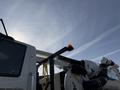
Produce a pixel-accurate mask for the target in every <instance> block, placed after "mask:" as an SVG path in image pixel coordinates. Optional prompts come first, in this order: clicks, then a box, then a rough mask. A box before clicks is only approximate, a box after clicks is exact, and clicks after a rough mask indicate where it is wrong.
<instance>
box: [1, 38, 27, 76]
mask: <svg viewBox="0 0 120 90" xmlns="http://www.w3.org/2000/svg"><path fill="white" fill-rule="evenodd" d="M25 51H26V46H25V45H22V44H18V43H16V42H14V41H9V40H0V76H7V77H18V76H19V75H20V73H21V70H22V64H23V61H24V56H25Z"/></svg>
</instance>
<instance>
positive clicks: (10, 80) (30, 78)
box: [0, 37, 36, 90]
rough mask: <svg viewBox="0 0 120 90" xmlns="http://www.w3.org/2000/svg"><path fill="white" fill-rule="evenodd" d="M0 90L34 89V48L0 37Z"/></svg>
mask: <svg viewBox="0 0 120 90" xmlns="http://www.w3.org/2000/svg"><path fill="white" fill-rule="evenodd" d="M0 90H36V49H35V48H34V47H33V46H30V45H27V44H24V43H20V42H17V41H15V40H9V39H6V38H5V37H0Z"/></svg>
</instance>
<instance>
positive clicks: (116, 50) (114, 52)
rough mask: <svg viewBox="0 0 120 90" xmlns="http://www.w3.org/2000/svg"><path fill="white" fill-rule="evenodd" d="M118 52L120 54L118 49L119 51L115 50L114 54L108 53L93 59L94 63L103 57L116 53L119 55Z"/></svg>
mask: <svg viewBox="0 0 120 90" xmlns="http://www.w3.org/2000/svg"><path fill="white" fill-rule="evenodd" d="M118 52H120V49H117V50H114V51H112V52H109V53H106V54H104V55H101V56H99V57H96V58H93V59H91V60H94V61H96V60H100V59H101V58H102V57H106V56H110V55H113V54H116V53H118Z"/></svg>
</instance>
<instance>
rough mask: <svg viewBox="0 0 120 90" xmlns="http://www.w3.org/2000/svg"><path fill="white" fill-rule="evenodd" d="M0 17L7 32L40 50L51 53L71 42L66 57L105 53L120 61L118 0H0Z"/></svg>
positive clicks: (92, 57)
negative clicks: (71, 46)
mask: <svg viewBox="0 0 120 90" xmlns="http://www.w3.org/2000/svg"><path fill="white" fill-rule="evenodd" d="M0 18H3V20H4V22H5V24H6V28H7V30H8V34H9V35H10V36H13V37H14V38H15V39H16V40H19V41H22V42H25V43H28V44H31V45H33V46H35V47H36V48H37V49H39V50H43V51H48V52H52V53H53V52H56V51H57V50H59V49H60V48H62V47H64V46H66V45H67V44H69V43H71V44H72V45H73V46H74V48H75V49H74V51H72V52H67V53H65V54H63V55H65V56H67V57H70V58H73V59H76V60H81V59H90V60H94V61H96V62H98V61H99V60H100V59H101V57H103V56H106V57H108V58H110V59H113V61H114V62H116V63H118V64H120V62H119V59H120V1H119V0H0ZM0 31H1V32H3V29H2V27H0Z"/></svg>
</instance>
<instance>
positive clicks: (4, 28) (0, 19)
mask: <svg viewBox="0 0 120 90" xmlns="http://www.w3.org/2000/svg"><path fill="white" fill-rule="evenodd" d="M0 21H1V23H2V26H3V28H4V30H5V34H6V36H8V33H7V30H6V28H5V24H4V22H3V19H0Z"/></svg>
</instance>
